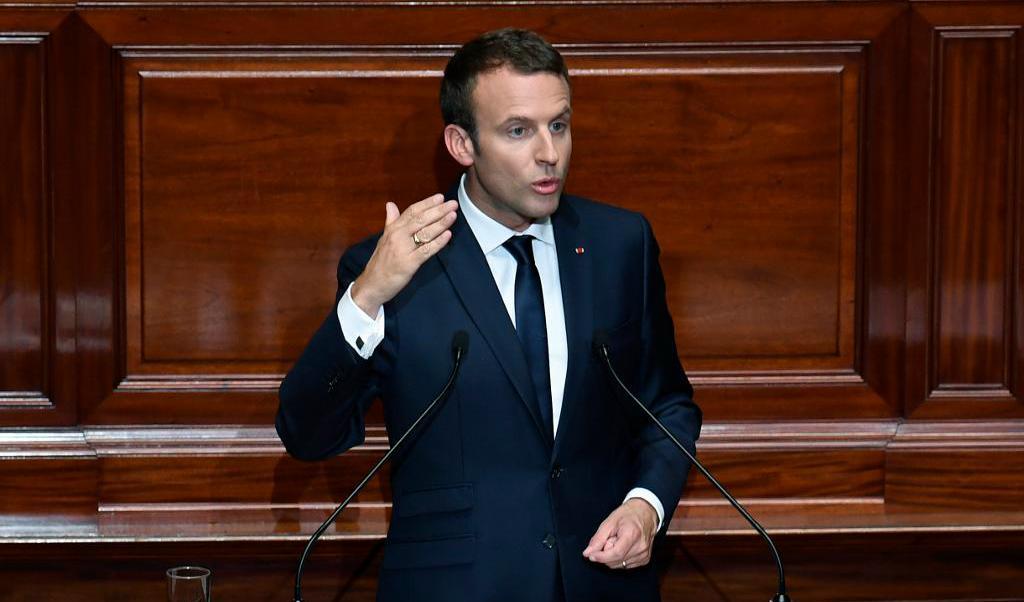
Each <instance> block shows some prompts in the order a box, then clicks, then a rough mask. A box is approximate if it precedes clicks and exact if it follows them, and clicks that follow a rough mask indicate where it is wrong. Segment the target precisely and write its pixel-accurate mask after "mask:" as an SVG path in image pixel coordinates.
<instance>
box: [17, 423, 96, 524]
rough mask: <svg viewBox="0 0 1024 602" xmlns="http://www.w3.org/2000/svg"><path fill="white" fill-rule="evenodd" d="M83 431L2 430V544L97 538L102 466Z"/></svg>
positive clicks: (71, 429)
mask: <svg viewBox="0 0 1024 602" xmlns="http://www.w3.org/2000/svg"><path fill="white" fill-rule="evenodd" d="M95 459H96V457H95V453H94V452H93V450H92V449H91V448H90V447H89V446H88V444H86V442H85V438H84V436H83V435H82V432H81V431H80V430H78V429H74V428H69V429H59V430H54V429H46V430H44V429H26V430H16V431H0V483H2V484H3V492H4V493H3V495H2V496H0V516H2V517H3V520H2V521H0V541H2V538H3V537H5V536H7V535H9V534H10V533H12V532H14V533H17V532H21V533H24V532H33V531H34V532H37V533H39V534H40V535H56V536H73V535H84V534H95V533H96V522H97V516H96V500H97V498H96V487H97V482H98V479H97V476H98V473H97V463H96V462H95Z"/></svg>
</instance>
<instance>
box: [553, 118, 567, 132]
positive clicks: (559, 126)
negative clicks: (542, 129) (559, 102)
mask: <svg viewBox="0 0 1024 602" xmlns="http://www.w3.org/2000/svg"><path fill="white" fill-rule="evenodd" d="M567 129H569V124H568V123H566V122H564V121H556V122H554V123H552V124H551V131H552V132H554V133H555V134H559V133H561V132H564V131H565V130H567Z"/></svg>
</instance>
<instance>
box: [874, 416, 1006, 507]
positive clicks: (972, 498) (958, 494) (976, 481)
mask: <svg viewBox="0 0 1024 602" xmlns="http://www.w3.org/2000/svg"><path fill="white" fill-rule="evenodd" d="M885 480H886V483H885V497H886V500H887V501H889V502H891V503H893V504H904V505H911V506H921V507H929V508H967V509H979V510H1020V509H1021V508H1024V423H1022V422H1021V421H1019V420H1018V421H1005V422H950V423H932V424H914V423H908V424H906V425H904V426H903V427H902V428H901V429H900V431H899V433H898V434H897V435H896V437H895V438H894V439H893V441H892V443H890V444H889V447H888V450H887V462H886V471H885Z"/></svg>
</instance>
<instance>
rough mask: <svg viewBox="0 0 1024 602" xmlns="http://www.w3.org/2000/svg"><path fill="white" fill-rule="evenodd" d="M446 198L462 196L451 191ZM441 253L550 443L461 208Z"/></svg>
mask: <svg viewBox="0 0 1024 602" xmlns="http://www.w3.org/2000/svg"><path fill="white" fill-rule="evenodd" d="M446 198H449V199H450V198H458V197H457V196H456V195H454V194H451V195H449V196H448V197H446ZM437 257H438V259H439V260H440V262H441V265H443V266H444V269H445V272H447V274H448V278H449V279H450V280H451V282H452V286H453V287H454V288H455V292H456V293H457V294H458V296H459V299H460V300H461V301H462V305H463V306H464V307H465V309H466V312H467V313H468V314H469V316H470V319H472V320H473V323H474V324H475V325H476V327H477V329H478V330H479V331H480V332H481V333H482V334H483V337H484V339H486V341H487V344H488V346H490V348H491V351H492V352H493V353H494V356H495V357H496V358H498V363H500V364H501V367H502V369H503V370H504V371H505V374H506V375H508V378H509V380H510V381H512V385H513V386H514V387H515V389H516V391H517V392H518V393H519V398H520V401H522V403H523V404H524V405H525V406H526V409H527V411H529V412H530V415H531V416H532V417H533V422H534V424H535V425H536V427H537V431H538V434H540V435H541V436H542V439H543V440H544V441H545V442H546V443H547V444H548V445H550V440H551V438H550V436H544V431H545V429H544V426H543V422H542V421H541V418H540V416H539V415H538V413H537V401H536V396H535V394H534V392H533V381H532V380H531V378H530V370H529V367H528V366H527V364H526V356H525V355H524V354H523V348H522V346H521V345H520V344H519V339H518V338H517V337H516V331H515V328H514V327H513V326H512V321H511V320H510V319H509V317H508V312H507V311H506V310H505V304H504V303H503V302H502V300H501V293H499V292H498V286H497V285H496V284H495V283H494V276H492V275H491V270H490V267H489V266H488V265H487V259H486V258H485V257H484V254H483V251H481V250H480V245H479V244H478V243H477V241H476V237H475V236H474V235H473V232H472V230H470V228H469V224H468V223H467V222H466V220H465V218H464V217H463V216H462V212H461V211H460V212H459V213H458V216H457V218H456V220H455V224H454V225H453V226H452V239H451V241H450V242H449V243H448V245H446V246H445V248H443V249H441V251H440V252H438V254H437ZM563 288H564V284H563Z"/></svg>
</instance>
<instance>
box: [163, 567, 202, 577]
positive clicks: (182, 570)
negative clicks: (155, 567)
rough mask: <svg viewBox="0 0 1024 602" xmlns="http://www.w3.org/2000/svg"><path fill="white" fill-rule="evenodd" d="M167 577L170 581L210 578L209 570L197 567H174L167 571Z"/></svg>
mask: <svg viewBox="0 0 1024 602" xmlns="http://www.w3.org/2000/svg"><path fill="white" fill-rule="evenodd" d="M167 576H168V577H170V578H172V579H205V578H207V577H209V576H210V569H208V568H206V567H205V566H198V565H185V566H176V567H171V568H169V569H167Z"/></svg>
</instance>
